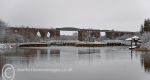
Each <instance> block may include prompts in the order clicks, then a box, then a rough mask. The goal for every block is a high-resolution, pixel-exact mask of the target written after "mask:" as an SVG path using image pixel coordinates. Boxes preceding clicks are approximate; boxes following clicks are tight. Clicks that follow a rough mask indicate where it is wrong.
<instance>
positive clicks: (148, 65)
mask: <svg viewBox="0 0 150 80" xmlns="http://www.w3.org/2000/svg"><path fill="white" fill-rule="evenodd" d="M141 64H142V65H143V67H144V69H145V71H146V72H150V52H142V53H141Z"/></svg>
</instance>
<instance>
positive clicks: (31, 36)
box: [7, 27, 137, 42]
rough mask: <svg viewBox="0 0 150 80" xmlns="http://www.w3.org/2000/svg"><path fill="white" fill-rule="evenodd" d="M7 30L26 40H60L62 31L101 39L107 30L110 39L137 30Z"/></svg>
mask: <svg viewBox="0 0 150 80" xmlns="http://www.w3.org/2000/svg"><path fill="white" fill-rule="evenodd" d="M7 31H11V32H12V33H13V34H19V35H21V36H23V38H24V40H25V41H28V42H30V41H38V40H39V39H42V40H47V39H49V38H50V39H52V40H59V39H60V31H77V32H78V40H79V41H86V40H89V39H90V38H94V40H99V39H100V38H101V32H105V33H106V34H105V35H106V37H107V38H109V39H114V38H116V37H120V36H123V35H125V34H131V35H134V34H135V33H137V32H125V31H124V32H123V31H113V30H98V29H79V28H72V27H65V28H55V29H44V28H23V27H8V28H7ZM38 32H39V33H40V35H41V37H39V36H37V33H38ZM48 33H49V34H50V37H47V34H48Z"/></svg>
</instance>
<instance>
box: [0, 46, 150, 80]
mask: <svg viewBox="0 0 150 80" xmlns="http://www.w3.org/2000/svg"><path fill="white" fill-rule="evenodd" d="M5 64H11V65H13V67H14V68H15V75H14V76H15V77H14V80H150V52H136V51H133V52H132V53H131V51H130V50H128V47H100V48H93V47H90V48H89V47H87V48H76V47H45V48H44V47H42V48H15V49H9V50H0V75H2V74H3V73H2V68H3V66H4V65H5ZM6 75H8V76H9V74H6ZM0 80H2V76H1V77H0Z"/></svg>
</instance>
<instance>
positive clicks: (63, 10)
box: [0, 0, 150, 31]
mask: <svg viewBox="0 0 150 80" xmlns="http://www.w3.org/2000/svg"><path fill="white" fill-rule="evenodd" d="M0 18H1V19H2V20H4V21H5V22H7V23H9V24H10V25H29V26H31V25H32V26H34V27H48V28H51V27H53V28H55V27H78V28H95V29H114V30H122V31H127V30H129V31H138V30H139V29H140V25H141V24H143V22H144V19H145V18H150V0H0Z"/></svg>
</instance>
